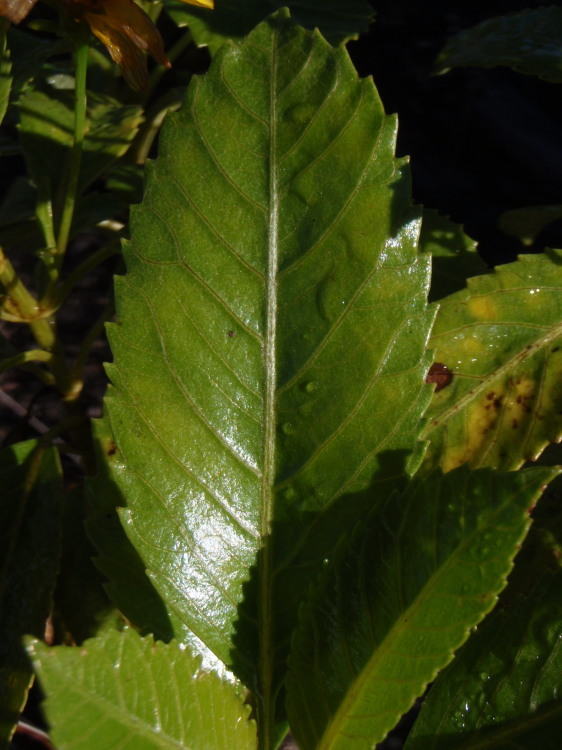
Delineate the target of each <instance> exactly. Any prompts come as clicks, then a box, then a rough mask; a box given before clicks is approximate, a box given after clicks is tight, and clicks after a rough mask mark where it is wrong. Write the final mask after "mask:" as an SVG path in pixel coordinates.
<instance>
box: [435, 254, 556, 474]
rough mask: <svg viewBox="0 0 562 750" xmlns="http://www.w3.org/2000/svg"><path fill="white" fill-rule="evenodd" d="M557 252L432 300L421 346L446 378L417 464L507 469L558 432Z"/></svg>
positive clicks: (523, 259) (526, 260) (500, 269)
mask: <svg viewBox="0 0 562 750" xmlns="http://www.w3.org/2000/svg"><path fill="white" fill-rule="evenodd" d="M561 285H562V251H559V250H556V251H554V250H553V251H548V252H547V253H545V254H544V255H523V256H521V257H520V259H519V260H517V261H516V262H515V263H510V264H508V265H505V266H498V267H497V268H496V270H495V272H494V273H491V274H487V275H485V276H478V277H477V278H475V279H471V280H470V281H469V282H468V288H467V289H466V290H464V291H461V292H457V293H456V294H454V295H452V296H450V297H448V298H446V299H444V300H441V302H440V305H441V306H440V308H439V311H438V314H437V319H436V322H435V327H434V329H433V333H432V338H431V341H430V347H431V348H432V349H433V356H434V360H435V362H436V363H438V364H440V365H442V366H444V367H446V368H447V370H448V371H449V373H450V374H451V377H450V379H449V382H448V383H447V385H446V386H445V387H443V388H441V389H440V390H439V391H436V393H435V396H434V398H433V401H432V404H431V406H430V408H429V410H428V417H429V422H428V425H427V428H426V433H425V434H426V436H427V438H428V439H429V440H430V446H429V452H428V457H427V460H428V461H430V462H433V463H435V462H439V463H440V464H441V466H442V467H443V469H444V470H449V469H451V468H453V467H454V466H458V465H459V464H461V463H464V462H465V461H468V462H469V463H470V464H471V465H472V466H496V467H499V468H502V469H515V468H518V467H519V466H521V465H522V464H523V463H524V462H525V461H526V460H528V459H534V458H536V457H537V456H538V455H539V454H540V453H541V451H542V450H544V448H545V447H546V446H547V445H548V444H549V443H552V442H555V441H558V440H560V439H561V438H562V417H561V415H562V379H561V374H562V295H561V294H560V287H561Z"/></svg>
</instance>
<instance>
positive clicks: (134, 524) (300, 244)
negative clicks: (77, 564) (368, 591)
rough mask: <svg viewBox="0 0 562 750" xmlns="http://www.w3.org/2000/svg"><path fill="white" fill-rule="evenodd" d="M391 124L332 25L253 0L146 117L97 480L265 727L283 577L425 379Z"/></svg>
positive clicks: (412, 421)
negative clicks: (325, 34) (261, 14)
mask: <svg viewBox="0 0 562 750" xmlns="http://www.w3.org/2000/svg"><path fill="white" fill-rule="evenodd" d="M395 129H396V125H395V121H394V120H393V119H392V118H387V117H386V116H385V115H384V112H383V108H382V105H381V103H380V100H379V98H378V96H377V93H376V91H375V89H374V86H373V84H372V82H371V81H359V80H358V78H357V74H356V72H355V70H354V69H353V66H352V64H351V62H350V60H349V58H348V56H347V53H346V51H345V50H344V49H339V50H334V49H333V48H332V47H330V45H328V44H327V42H325V41H324V40H323V39H322V38H321V37H320V35H319V34H318V33H314V34H313V33H309V32H306V31H304V30H303V29H300V28H299V27H297V26H294V25H293V24H292V23H291V22H290V20H289V19H288V18H287V16H286V14H285V13H281V14H279V15H278V16H276V17H274V18H272V19H269V20H268V21H266V22H264V23H263V24H262V25H260V26H259V27H258V28H257V29H256V30H255V31H254V32H253V33H252V34H251V35H250V36H249V37H248V39H247V40H246V41H245V42H244V43H243V44H242V45H240V46H239V47H234V46H229V47H228V48H226V47H225V48H224V49H223V50H221V51H220V52H219V54H218V55H217V57H216V58H215V61H214V63H213V66H212V67H211V70H210V72H209V74H208V75H207V76H205V77H204V78H200V79H196V80H195V81H194V83H193V84H192V85H191V86H190V89H189V93H188V98H187V102H186V104H185V106H184V108H183V109H182V110H181V111H180V113H178V114H176V115H173V116H171V117H170V118H169V119H168V120H167V122H166V125H165V126H164V129H163V133H162V138H161V141H160V155H159V159H158V161H157V162H156V163H154V164H153V165H151V167H150V169H149V176H148V181H147V188H146V194H145V199H144V203H143V205H142V207H141V208H140V209H138V210H136V211H134V212H133V216H132V243H131V245H130V246H128V247H127V248H125V257H126V262H127V267H128V274H127V275H126V276H124V277H121V278H119V279H118V280H117V287H116V299H117V320H118V324H117V325H115V326H112V327H110V330H109V336H110V342H111V346H112V350H113V353H114V356H115V362H114V364H112V365H111V366H110V367H109V370H108V372H109V375H110V377H111V380H112V382H113V387H112V388H111V389H110V391H109V394H108V397H107V399H106V408H107V417H106V419H107V425H108V427H109V428H110V431H111V433H112V434H113V438H112V439H113V441H114V442H113V445H111V446H110V445H109V444H107V445H106V446H105V454H106V459H105V461H106V464H107V466H108V467H109V469H110V471H109V480H110V482H113V483H114V488H115V489H114V492H115V499H116V502H115V503H114V504H120V505H126V506H127V507H126V508H125V509H124V510H123V511H122V512H121V517H122V520H123V523H124V525H125V529H126V532H127V535H128V537H129V539H130V541H131V542H132V544H133V545H134V547H135V548H136V550H137V553H138V554H139V555H140V557H141V558H142V560H143V563H144V565H145V567H146V568H147V569H148V571H149V575H150V577H151V580H152V582H153V584H154V586H155V588H156V589H157V591H158V592H159V595H160V596H161V599H162V601H163V602H164V603H165V604H166V607H167V608H168V610H169V612H170V617H172V615H173V617H175V618H178V619H179V620H180V621H181V622H182V623H183V629H184V633H183V634H182V635H181V637H182V638H183V637H186V638H188V639H189V638H190V636H189V633H192V634H193V635H192V636H191V638H192V640H193V641H194V643H195V645H196V646H197V647H200V643H201V642H202V643H203V644H205V646H206V647H208V648H209V649H210V650H211V652H212V653H213V654H214V655H215V657H218V659H220V660H221V661H222V662H225V663H227V664H228V665H230V666H232V668H233V669H234V670H235V671H236V673H237V674H238V675H239V676H241V677H243V679H244V681H245V682H246V683H247V684H249V685H251V686H252V687H254V686H256V685H259V692H260V694H261V696H262V698H263V703H264V706H265V707H264V708H263V710H264V711H265V712H266V716H265V719H264V720H263V724H264V725H265V726H266V729H265V732H266V733H267V732H268V731H269V730H268V728H267V725H268V722H270V721H271V716H272V714H271V704H272V701H273V697H272V693H273V692H276V688H274V687H273V685H274V683H276V681H277V682H278V681H279V675H278V671H279V670H281V671H282V669H283V666H282V665H283V663H284V657H285V653H286V648H287V646H286V643H287V641H288V637H289V636H288V634H289V633H290V632H291V628H292V624H293V622H294V619H295V617H296V610H297V604H298V602H299V600H300V598H301V595H302V592H303V590H304V589H305V588H306V586H307V584H308V581H309V580H311V578H312V577H314V576H315V575H316V572H317V571H318V570H319V569H320V568H321V567H322V564H323V560H324V559H325V558H326V556H328V555H330V554H331V553H332V551H333V547H334V539H335V538H337V537H338V536H339V535H340V534H341V528H342V526H341V523H342V522H341V519H342V518H343V517H344V515H345V513H347V514H348V517H349V516H351V517H352V518H353V517H354V516H355V517H356V515H357V513H358V512H361V509H364V508H365V506H366V505H367V507H368V506H370V505H372V503H373V502H374V496H373V491H371V490H369V487H370V485H371V483H372V482H373V481H374V480H378V481H379V482H380V483H381V484H382V483H384V481H391V480H392V481H397V477H400V476H402V475H403V473H404V463H405V456H406V455H407V454H408V452H409V451H411V450H412V449H413V448H415V446H416V443H417V439H418V436H419V431H420V416H421V414H422V412H423V410H424V408H425V405H426V403H427V398H428V396H429V397H430V396H431V389H430V388H429V387H428V386H426V385H424V383H423V377H424V374H425V372H426V371H427V367H428V365H429V361H428V360H427V355H426V353H425V345H426V342H427V337H428V331H429V327H430V325H431V322H432V316H431V315H430V314H429V313H428V311H427V305H426V300H425V295H426V290H427V286H428V280H429V279H428V275H429V263H428V259H427V258H425V257H423V258H418V256H417V255H416V251H415V245H416V239H417V233H418V224H419V221H418V216H417V212H416V210H414V209H413V208H412V206H411V204H410V197H409V183H408V178H407V173H406V171H405V165H404V163H403V162H401V161H398V160H396V159H395V158H394V142H395ZM95 492H96V494H97V493H99V492H101V493H102V494H104V493H106V492H107V484H105V483H104V487H103V488H102V489H99V488H95ZM344 496H345V497H344ZM342 498H343V499H342ZM340 499H342V502H341V503H339V501H340ZM104 502H105V500H104ZM353 511H355V513H354V512H353ZM334 519H336V520H334ZM116 563H117V561H114V563H113V565H115V564H116ZM110 567H111V565H108V566H106V567H105V570H106V571H108V570H109V569H110ZM112 578H114V576H113V575H112ZM256 670H257V672H256ZM260 710H261V709H260Z"/></svg>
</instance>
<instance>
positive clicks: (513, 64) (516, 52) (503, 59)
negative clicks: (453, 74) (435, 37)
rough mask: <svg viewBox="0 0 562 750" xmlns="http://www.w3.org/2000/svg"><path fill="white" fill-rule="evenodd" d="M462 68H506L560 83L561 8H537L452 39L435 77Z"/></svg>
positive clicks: (561, 79)
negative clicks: (471, 66) (469, 66)
mask: <svg viewBox="0 0 562 750" xmlns="http://www.w3.org/2000/svg"><path fill="white" fill-rule="evenodd" d="M461 65H477V66H480V67H484V68H492V67H495V66H496V65H507V66H509V67H510V68H513V69H514V70H517V71H518V72H520V73H526V74H527V75H536V76H538V77H539V78H543V79H544V80H545V81H552V82H553V83H562V8H558V7H555V6H552V7H550V8H536V9H535V10H524V11H522V12H521V13H514V14H512V15H508V16H500V17H499V18H491V19H489V20H488V21H484V22H483V23H480V24H478V26H474V27H473V28H471V29H467V30H466V31H462V32H461V33H460V34H458V35H457V36H455V37H453V39H451V40H450V41H449V43H448V44H447V46H446V47H445V49H444V50H443V52H441V54H440V55H439V57H438V59H437V63H436V72H437V73H446V72H447V71H448V70H449V69H450V68H455V67H458V66H461Z"/></svg>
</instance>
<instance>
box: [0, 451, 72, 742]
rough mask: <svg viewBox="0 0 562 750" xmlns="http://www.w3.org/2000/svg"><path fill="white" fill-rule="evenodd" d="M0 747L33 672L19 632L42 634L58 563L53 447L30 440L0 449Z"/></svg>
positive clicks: (58, 490) (58, 493) (58, 486)
mask: <svg viewBox="0 0 562 750" xmlns="http://www.w3.org/2000/svg"><path fill="white" fill-rule="evenodd" d="M0 486H1V487H2V503H1V505H0V746H1V747H6V746H7V743H8V740H9V738H10V736H11V734H12V732H13V730H14V728H15V724H16V723H17V721H18V718H19V714H20V711H21V709H22V708H23V705H24V703H25V699H26V697H27V691H28V688H29V686H30V684H31V682H32V679H33V675H32V671H31V665H30V663H29V660H28V658H27V656H26V654H25V650H24V648H23V645H22V638H23V636H24V635H26V634H29V633H32V634H34V635H36V636H38V637H42V636H43V633H44V631H45V622H46V619H47V616H48V614H49V612H50V608H51V596H52V593H53V588H54V585H55V577H56V574H57V571H58V565H59V553H60V524H61V509H62V483H61V477H60V466H59V462H58V456H57V453H56V451H55V450H54V449H52V448H51V449H45V448H41V447H39V446H38V444H37V442H36V441H32V440H30V441H28V442H25V443H18V444H16V445H14V446H11V447H10V448H6V449H5V450H3V451H2V452H1V453H0Z"/></svg>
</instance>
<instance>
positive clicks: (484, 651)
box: [407, 498, 562, 750]
mask: <svg viewBox="0 0 562 750" xmlns="http://www.w3.org/2000/svg"><path fill="white" fill-rule="evenodd" d="M556 500H557V502H556V504H555V505H554V507H551V508H550V509H549V512H548V513H546V514H545V513H544V512H543V508H542V505H543V502H544V501H543V502H541V504H540V505H539V509H538V510H539V518H537V520H536V521H535V524H534V526H533V528H532V529H531V533H530V535H529V537H528V539H527V540H526V542H525V545H524V547H523V550H522V551H521V553H520V554H519V556H518V557H517V559H516V562H515V568H514V570H513V572H512V574H511V575H510V579H509V585H508V586H507V588H506V589H505V591H504V592H503V593H502V595H501V597H500V600H499V603H498V606H497V607H496V609H495V610H494V611H493V612H492V614H491V615H490V616H489V617H488V618H487V619H486V620H485V621H484V623H482V625H480V626H479V627H478V631H477V632H476V633H474V635H472V637H471V638H470V640H469V641H468V642H467V643H466V645H465V646H464V647H463V648H462V649H461V650H460V651H459V653H458V654H457V656H456V657H455V660H454V661H453V663H452V664H451V665H450V666H449V667H448V668H447V669H446V670H445V671H444V672H443V673H442V674H441V675H439V677H438V679H437V681H436V683H435V684H434V685H433V687H432V688H431V690H430V693H429V696H428V697H427V698H426V700H425V702H424V706H423V708H422V711H421V714H420V716H419V718H418V720H417V721H416V724H415V726H414V731H413V732H412V735H411V737H410V738H409V740H408V743H407V750H453V749H454V748H463V750H472V749H474V750H476V748H490V750H492V748H497V749H498V750H499V749H500V748H520V750H535V749H536V748H556V747H558V745H559V743H560V726H561V722H562V698H561V696H560V675H561V674H562V599H561V597H560V592H561V591H562V569H561V563H560V561H561V558H562V513H561V512H560V504H559V501H558V498H556ZM541 516H542V517H541Z"/></svg>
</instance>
